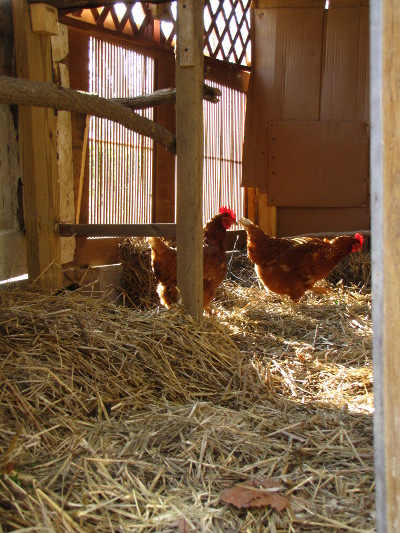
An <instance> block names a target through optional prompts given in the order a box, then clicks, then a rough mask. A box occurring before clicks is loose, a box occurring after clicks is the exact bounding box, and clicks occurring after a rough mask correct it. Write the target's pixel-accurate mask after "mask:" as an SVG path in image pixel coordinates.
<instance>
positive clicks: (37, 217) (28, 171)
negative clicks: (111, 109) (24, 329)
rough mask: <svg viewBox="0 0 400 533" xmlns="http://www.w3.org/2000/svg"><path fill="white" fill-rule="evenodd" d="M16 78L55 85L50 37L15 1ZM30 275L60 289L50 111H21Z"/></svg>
mask: <svg viewBox="0 0 400 533" xmlns="http://www.w3.org/2000/svg"><path fill="white" fill-rule="evenodd" d="M12 12H13V25H14V36H15V51H16V66H17V75H18V77H20V78H26V79H31V80H39V81H43V82H50V81H52V61H51V51H50V38H49V37H45V36H42V35H39V34H34V33H33V32H32V29H31V20H30V14H29V4H28V2H27V0H12ZM18 132H19V133H18V134H19V145H20V151H21V167H22V179H23V183H24V188H23V190H24V214H25V228H26V244H27V257H28V275H29V279H30V280H31V281H34V280H38V283H40V284H41V285H42V286H43V287H45V288H48V289H54V288H57V287H60V286H61V283H62V273H61V264H60V238H59V235H58V232H57V231H56V226H57V222H58V216H59V191H58V168H57V148H56V129H55V124H54V111H53V110H52V109H43V108H40V109H39V108H31V107H19V109H18Z"/></svg>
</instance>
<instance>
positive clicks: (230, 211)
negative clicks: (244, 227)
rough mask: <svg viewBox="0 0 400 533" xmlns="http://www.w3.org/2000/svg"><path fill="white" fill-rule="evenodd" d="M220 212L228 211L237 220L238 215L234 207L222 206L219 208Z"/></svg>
mask: <svg viewBox="0 0 400 533" xmlns="http://www.w3.org/2000/svg"><path fill="white" fill-rule="evenodd" d="M219 212H220V213H221V214H222V213H228V215H230V217H231V218H233V220H235V221H236V215H235V213H234V212H233V211H232V209H231V208H230V207H228V206H221V207H220V208H219Z"/></svg>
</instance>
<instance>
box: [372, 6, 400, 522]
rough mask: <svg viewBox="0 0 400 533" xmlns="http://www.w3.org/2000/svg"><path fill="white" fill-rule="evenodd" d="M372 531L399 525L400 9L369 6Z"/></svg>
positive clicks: (397, 7)
mask: <svg viewBox="0 0 400 533" xmlns="http://www.w3.org/2000/svg"><path fill="white" fill-rule="evenodd" d="M370 6H371V7H370V9H371V14H370V24H371V25H370V33H371V38H370V43H371V45H370V46H371V50H370V56H371V102H370V106H371V221H372V298H373V303H374V304H373V308H372V316H373V326H374V336H373V368H374V405H375V413H374V447H375V482H376V526H377V531H378V533H384V532H385V533H395V532H397V531H399V524H400V460H399V454H400V451H399V450H400V402H399V398H398V388H399V387H400V364H399V346H400V328H399V323H400V297H399V294H400V276H399V263H400V231H399V228H400V113H399V109H400V89H399V83H398V80H399V78H400V5H399V3H398V2H393V1H392V0H381V1H380V2H371V3H370Z"/></svg>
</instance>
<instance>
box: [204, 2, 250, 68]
mask: <svg viewBox="0 0 400 533" xmlns="http://www.w3.org/2000/svg"><path fill="white" fill-rule="evenodd" d="M250 4H251V0H225V1H224V2H217V1H216V0H205V2H204V29H205V35H204V40H205V53H206V54H207V55H209V56H210V57H212V58H214V59H221V60H223V61H229V62H230V63H237V64H239V65H245V66H249V65H250Z"/></svg>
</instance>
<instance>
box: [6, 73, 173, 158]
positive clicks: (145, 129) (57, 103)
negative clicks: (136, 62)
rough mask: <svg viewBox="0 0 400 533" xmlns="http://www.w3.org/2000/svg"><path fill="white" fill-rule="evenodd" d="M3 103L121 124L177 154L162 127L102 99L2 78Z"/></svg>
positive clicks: (119, 105) (24, 81) (64, 89)
mask: <svg viewBox="0 0 400 533" xmlns="http://www.w3.org/2000/svg"><path fill="white" fill-rule="evenodd" d="M0 102H1V103H4V104H16V105H28V106H35V107H50V108H53V109H59V110H62V111H75V112H77V113H84V114H86V115H92V116H95V117H100V118H107V119H109V120H112V121H114V122H118V123H119V124H122V125H123V126H125V127H126V128H128V129H130V130H133V131H135V132H137V133H139V134H141V135H145V136H146V137H150V138H151V139H153V140H154V141H156V142H158V143H160V144H161V145H162V146H164V148H166V149H167V150H168V151H169V152H170V153H172V154H175V153H176V139H175V136H174V135H173V134H172V133H170V132H169V131H168V130H167V129H166V128H164V127H163V126H160V125H158V124H156V123H155V122H153V121H152V120H149V119H148V118H146V117H142V116H140V115H138V114H137V113H135V112H134V111H131V110H130V109H127V107H125V106H123V105H121V104H120V103H115V102H112V101H110V100H107V99H105V98H101V97H99V96H95V95H90V94H87V93H82V92H79V91H75V90H73V89H68V88H65V87H59V86H58V85H55V84H54V83H43V82H38V81H31V80H23V79H16V78H9V77H7V76H0Z"/></svg>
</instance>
